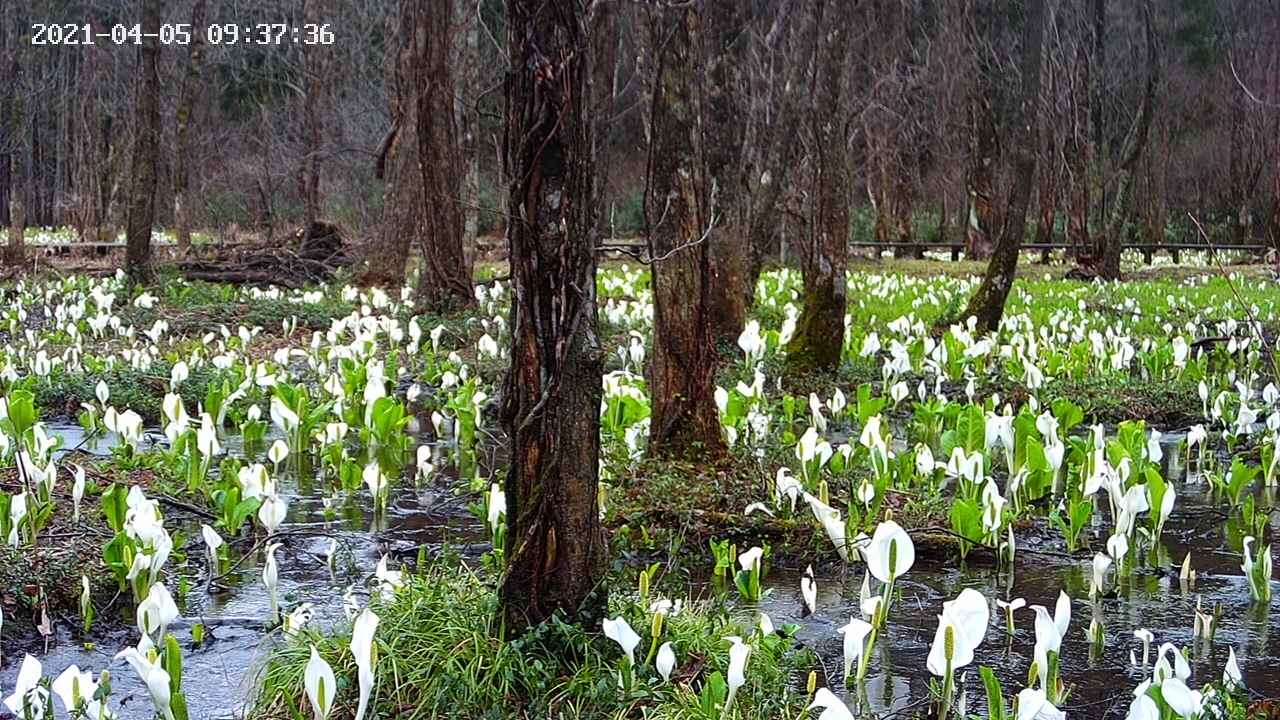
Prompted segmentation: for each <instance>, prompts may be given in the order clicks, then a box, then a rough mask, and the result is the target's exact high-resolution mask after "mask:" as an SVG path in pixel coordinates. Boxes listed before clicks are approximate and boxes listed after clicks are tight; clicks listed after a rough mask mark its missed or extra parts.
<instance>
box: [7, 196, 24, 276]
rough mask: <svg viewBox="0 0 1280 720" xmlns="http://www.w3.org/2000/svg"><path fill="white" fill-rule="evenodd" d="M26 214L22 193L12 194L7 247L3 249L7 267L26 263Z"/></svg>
mask: <svg viewBox="0 0 1280 720" xmlns="http://www.w3.org/2000/svg"><path fill="white" fill-rule="evenodd" d="M26 229H27V213H26V210H24V209H23V207H22V192H21V191H17V192H14V193H13V195H12V196H11V197H10V198H9V245H8V247H6V248H5V261H6V262H7V263H8V264H9V265H21V264H22V263H23V262H25V261H26V256H27V251H26V248H27V245H26V237H25V235H26Z"/></svg>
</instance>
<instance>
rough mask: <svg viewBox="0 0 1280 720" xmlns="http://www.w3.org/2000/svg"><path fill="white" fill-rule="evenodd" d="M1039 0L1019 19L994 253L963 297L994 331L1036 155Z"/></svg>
mask: <svg viewBox="0 0 1280 720" xmlns="http://www.w3.org/2000/svg"><path fill="white" fill-rule="evenodd" d="M1044 18H1045V12H1044V0H1027V3H1026V6H1025V16H1024V17H1023V20H1022V23H1023V24H1022V58H1021V63H1020V68H1019V69H1020V72H1021V89H1020V91H1019V93H1018V98H1017V102H1016V103H1015V105H1014V107H1013V110H1012V112H1011V113H1010V114H1011V116H1012V117H1011V118H1010V121H1011V125H1012V127H1013V132H1012V133H1011V138H1010V141H1011V144H1012V151H1013V186H1012V187H1011V188H1010V190H1009V204H1008V208H1007V210H1006V211H1005V213H1004V222H1003V227H1002V228H1001V230H1000V237H999V239H998V241H997V242H996V247H995V252H994V253H993V254H992V256H991V260H990V261H989V262H988V263H987V271H986V274H985V275H984V276H983V278H982V285H981V286H979V287H978V290H977V292H975V293H974V295H973V297H972V298H970V299H969V306H968V308H967V309H966V310H965V316H966V317H975V318H977V321H978V327H980V328H982V329H983V330H987V331H992V332H993V331H995V329H996V328H997V327H999V325H1000V318H1001V317H1002V316H1003V315H1004V304H1005V300H1007V299H1008V297H1009V291H1010V290H1011V289H1012V288H1013V280H1014V275H1015V273H1016V272H1017V268H1018V254H1019V253H1020V252H1021V251H1022V239H1023V236H1024V235H1026V232H1027V208H1028V206H1029V205H1030V203H1031V190H1032V186H1033V182H1032V181H1033V180H1034V178H1035V174H1036V161H1037V159H1038V158H1039V155H1040V153H1039V143H1038V141H1037V137H1038V133H1037V130H1036V126H1037V122H1038V121H1037V116H1038V108H1039V105H1040V56H1041V49H1042V47H1043V44H1044Z"/></svg>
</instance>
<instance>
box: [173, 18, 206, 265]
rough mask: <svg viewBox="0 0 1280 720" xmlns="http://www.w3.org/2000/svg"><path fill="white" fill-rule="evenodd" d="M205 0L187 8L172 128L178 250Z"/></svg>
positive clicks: (184, 236)
mask: <svg viewBox="0 0 1280 720" xmlns="http://www.w3.org/2000/svg"><path fill="white" fill-rule="evenodd" d="M204 8H205V0H196V2H195V4H194V5H193V6H192V8H191V27H192V28H196V30H195V31H193V32H192V34H191V44H190V45H189V46H188V47H187V68H186V73H185V74H184V75H183V78H182V89H181V90H180V91H179V94H178V108H177V111H176V116H177V117H176V123H175V124H176V128H175V131H174V135H175V139H176V141H177V147H176V148H175V150H174V156H173V222H174V225H175V226H176V228H175V230H176V232H177V236H178V250H180V251H182V252H186V251H188V250H190V249H191V205H190V202H191V201H190V192H191V116H192V114H193V113H194V112H195V98H196V89H197V87H198V86H199V85H200V65H201V61H202V59H203V57H204V42H203V40H202V38H203V37H204V34H203V33H202V32H200V31H199V29H200V28H203V27H204Z"/></svg>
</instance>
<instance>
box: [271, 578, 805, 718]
mask: <svg viewBox="0 0 1280 720" xmlns="http://www.w3.org/2000/svg"><path fill="white" fill-rule="evenodd" d="M611 606H612V607H611V611H612V614H621V615H622V616H624V617H626V618H627V619H628V621H629V622H630V624H631V626H632V627H633V628H634V629H635V630H636V632H637V633H639V634H640V635H641V636H642V638H643V640H642V642H641V644H640V646H639V647H638V648H637V649H636V663H637V668H636V671H635V672H636V675H635V683H634V686H633V688H634V689H633V690H632V692H631V693H630V694H627V695H624V693H623V692H622V690H621V689H620V688H619V687H618V674H617V673H618V670H617V663H618V661H619V659H620V658H621V657H622V655H621V652H620V651H619V649H618V647H617V646H616V645H615V644H614V643H613V642H612V641H610V640H607V639H605V638H604V637H603V635H601V634H599V633H598V632H597V631H596V630H595V628H591V629H589V630H584V629H582V628H579V627H577V626H575V625H571V624H568V623H565V622H561V621H559V620H552V621H550V622H548V623H545V624H543V625H541V626H539V627H537V628H534V629H533V630H531V631H529V632H528V633H527V634H525V635H523V636H521V637H519V638H516V639H514V640H511V641H504V640H502V639H501V632H500V630H501V628H500V627H499V625H498V622H497V620H496V619H495V618H496V617H497V613H496V610H497V604H496V595H495V592H494V589H493V587H492V586H491V585H490V584H489V582H488V581H486V580H484V579H482V578H481V577H479V576H477V575H475V574H473V573H472V572H471V571H469V570H468V569H466V568H459V567H456V566H455V565H454V564H452V563H451V562H450V563H445V562H441V563H438V564H436V565H433V566H432V567H430V568H428V569H425V570H423V571H422V572H421V573H419V574H417V575H414V576H412V577H411V578H409V580H408V583H407V587H406V588H405V589H404V590H402V591H401V592H400V593H399V594H398V595H397V597H396V598H395V599H394V600H393V601H391V602H389V603H384V602H381V601H379V600H374V601H373V602H372V605H371V607H372V608H373V609H374V611H375V612H376V613H378V615H379V617H380V618H381V623H380V624H379V626H378V630H377V633H376V634H375V669H376V677H377V682H376V687H375V689H374V692H373V695H372V699H371V712H370V714H369V716H370V717H397V718H404V719H406V720H407V719H415V718H446V717H447V718H463V719H477V720H479V719H481V718H484V719H490V718H493V719H497V718H547V717H555V718H623V717H641V716H642V715H641V712H643V716H644V717H660V718H688V719H690V720H692V719H693V718H706V717H707V716H706V715H705V714H703V713H701V711H700V710H699V709H698V707H697V704H696V701H694V700H693V699H692V698H693V697H696V693H697V692H700V690H701V687H702V686H703V684H704V683H705V682H707V679H708V678H710V677H711V675H712V673H715V672H720V673H724V672H725V670H726V668H727V664H728V647H729V644H728V643H727V642H725V641H724V640H723V639H722V638H723V637H725V636H728V635H739V636H741V637H743V638H750V636H751V633H752V632H753V628H754V621H752V622H751V624H750V625H748V626H745V627H744V626H743V625H741V624H739V623H737V622H735V621H734V620H732V619H731V618H730V617H729V615H728V614H727V613H726V612H725V609H724V608H723V607H716V606H712V605H709V604H704V603H693V604H689V605H686V607H685V608H684V609H683V610H682V611H681V612H680V613H679V614H678V615H675V616H673V617H670V618H669V619H668V621H667V622H666V623H665V625H664V630H663V635H662V640H663V641H670V642H671V643H672V645H673V646H674V647H675V648H676V651H677V655H678V658H679V662H678V666H677V669H676V672H675V674H674V675H673V677H672V682H671V683H664V682H663V681H662V679H661V677H660V676H659V675H658V674H657V672H656V671H655V670H654V668H653V664H652V662H650V661H647V659H646V657H645V656H646V655H647V652H648V647H649V639H650V638H649V627H650V625H649V617H650V616H649V613H648V612H647V611H645V610H643V609H642V608H641V607H640V605H639V604H638V602H636V601H635V600H630V599H627V598H623V597H620V596H615V598H614V599H613V602H612V603H611ZM349 632H350V631H349V629H348V628H345V627H343V628H338V629H337V630H336V631H335V632H334V633H333V634H328V635H326V634H320V633H318V632H316V631H310V630H308V631H304V632H303V633H302V634H301V635H300V636H299V637H297V638H295V639H293V640H290V641H287V642H286V643H285V644H283V645H282V646H280V647H279V648H277V649H276V650H275V651H274V652H273V653H272V654H271V656H270V658H269V659H268V661H267V664H266V666H265V668H264V670H263V674H262V678H261V680H262V682H261V683H260V685H259V691H258V694H257V697H256V698H255V702H254V704H253V708H252V710H251V711H250V713H249V718H251V719H252V720H269V719H274V718H301V717H308V713H309V712H310V710H309V707H308V706H307V704H306V703H307V701H306V699H305V698H306V695H305V691H304V690H303V668H304V666H305V665H306V662H307V659H308V657H309V652H310V650H309V648H310V645H311V644H312V643H314V644H315V646H316V648H317V650H318V652H319V653H320V655H321V656H322V657H324V658H325V660H326V661H327V662H329V664H330V665H331V666H332V667H333V669H334V672H335V674H336V675H337V677H338V688H337V696H336V704H335V712H334V715H333V717H348V716H349V715H350V712H351V710H352V709H353V708H354V706H355V703H356V700H357V694H358V692H357V687H356V684H355V682H354V678H355V664H354V662H353V660H352V657H351V654H350V652H349V650H348V649H347V648H348V643H349V642H350V636H349ZM755 642H756V648H755V650H754V651H753V652H752V655H751V659H750V661H749V663H748V666H747V673H746V676H747V680H748V681H747V684H746V686H744V687H743V688H742V690H741V691H739V693H738V698H737V701H736V702H735V707H736V708H737V710H736V712H735V714H734V717H736V718H760V717H794V716H795V715H796V714H797V713H798V712H799V709H800V708H802V707H803V706H804V705H805V704H807V700H808V696H807V695H806V694H805V693H804V692H803V684H804V677H803V675H802V673H807V670H808V668H809V667H810V666H811V665H812V663H813V658H812V656H811V654H810V653H809V652H808V651H805V650H800V649H797V648H796V647H795V646H794V645H793V643H792V642H791V641H790V640H786V639H784V638H781V637H779V636H777V635H774V636H771V637H770V638H763V639H762V638H757V639H756V641H755ZM796 688H801V689H800V690H799V691H797V689H796ZM641 709H643V710H641ZM707 720H711V719H710V718H707Z"/></svg>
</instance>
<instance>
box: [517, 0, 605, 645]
mask: <svg viewBox="0 0 1280 720" xmlns="http://www.w3.org/2000/svg"><path fill="white" fill-rule="evenodd" d="M506 7H507V18H508V33H509V48H510V63H511V64H510V67H511V68H512V69H511V72H510V74H509V75H508V79H507V111H506V117H507V121H506V122H507V126H506V138H505V163H506V172H507V178H508V181H509V183H510V195H509V198H508V212H509V217H510V221H509V222H510V224H509V226H508V230H507V234H508V238H509V241H510V251H511V277H512V285H513V292H512V295H513V301H512V335H511V365H510V369H509V371H508V375H507V381H506V388H505V391H504V393H503V403H504V407H503V419H504V423H505V425H506V429H507V436H508V438H510V443H511V466H510V469H509V471H508V473H507V478H506V483H505V487H506V496H507V525H506V528H507V539H506V550H505V553H506V559H507V567H506V571H505V572H504V574H503V577H502V580H501V584H500V588H499V597H500V599H501V603H502V612H503V615H504V619H505V623H506V630H507V632H508V633H509V634H512V635H514V634H517V633H519V632H520V631H521V630H522V629H524V628H526V627H529V626H532V625H536V624H538V623H541V622H542V621H544V620H546V619H548V618H549V617H551V615H552V614H553V613H555V612H556V611H563V612H565V613H567V614H568V615H569V617H570V619H571V620H577V621H579V622H581V623H582V624H584V625H591V624H594V623H595V622H597V621H598V620H599V618H600V616H601V615H602V614H603V612H604V610H605V602H604V599H605V594H604V592H603V591H601V590H600V588H599V587H598V584H599V581H600V580H601V578H602V577H603V575H604V571H605V564H606V553H607V551H608V545H607V542H606V539H605V535H604V530H603V529H602V527H601V525H600V511H599V506H598V504H597V491H598V490H597V489H598V482H599V480H598V477H597V468H598V467H599V465H598V463H599V451H600V432H599V431H600V423H599V414H600V395H601V374H602V371H603V365H604V351H603V350H602V349H601V347H600V341H599V338H598V336H597V334H596V333H597V320H596V296H595V291H596V282H595V274H596V262H595V245H596V236H597V231H596V205H595V198H594V197H593V192H594V187H593V185H594V178H595V168H594V167H593V158H592V142H591V130H592V122H591V119H590V116H589V114H588V107H589V105H588V103H589V98H590V92H589V90H590V87H589V86H590V82H589V78H590V70H589V67H588V65H589V52H588V45H587V43H588V40H587V37H586V31H585V28H587V27H588V26H589V24H588V23H589V20H588V18H587V17H586V16H585V15H586V13H585V10H584V8H583V0H507V5H506Z"/></svg>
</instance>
